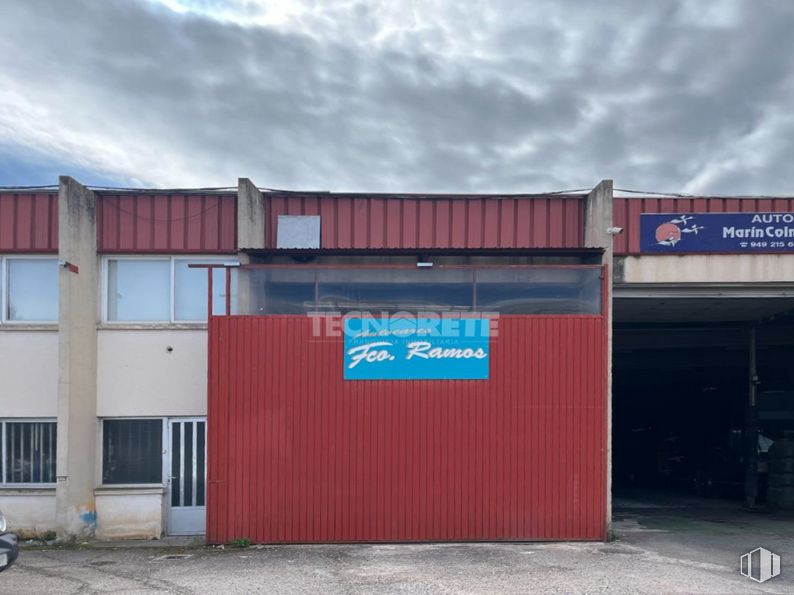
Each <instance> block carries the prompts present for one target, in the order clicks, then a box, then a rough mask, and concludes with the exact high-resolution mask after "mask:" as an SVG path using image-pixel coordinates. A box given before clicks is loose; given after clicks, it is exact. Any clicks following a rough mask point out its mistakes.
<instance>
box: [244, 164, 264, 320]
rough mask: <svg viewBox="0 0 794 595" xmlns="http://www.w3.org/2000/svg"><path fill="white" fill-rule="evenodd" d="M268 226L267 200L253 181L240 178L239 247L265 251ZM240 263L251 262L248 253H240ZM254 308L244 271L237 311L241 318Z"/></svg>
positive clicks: (246, 275)
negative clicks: (251, 306)
mask: <svg viewBox="0 0 794 595" xmlns="http://www.w3.org/2000/svg"><path fill="white" fill-rule="evenodd" d="M268 223H269V222H268V221H267V213H266V212H265V198H264V196H263V195H262V193H261V192H260V191H259V189H258V188H257V187H256V184H254V183H253V182H252V181H251V180H249V179H248V178H239V179H238V180H237V247H238V248H241V249H244V248H254V249H256V248H264V247H265V244H266V242H265V238H266V237H267V235H266V234H267V231H268V229H267V226H268ZM237 259H238V260H239V261H240V264H242V265H245V264H249V263H250V262H251V259H250V257H249V256H248V254H246V253H245V252H240V253H239V254H238V255H237ZM250 304H251V288H250V284H249V276H248V274H247V273H244V272H242V271H241V273H240V275H239V276H238V278H237V311H238V312H239V313H240V314H249V313H250Z"/></svg>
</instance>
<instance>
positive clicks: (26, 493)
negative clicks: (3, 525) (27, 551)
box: [0, 488, 57, 539]
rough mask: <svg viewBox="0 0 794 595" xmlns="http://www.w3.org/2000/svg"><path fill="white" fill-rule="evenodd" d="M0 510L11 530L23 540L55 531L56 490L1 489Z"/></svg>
mask: <svg viewBox="0 0 794 595" xmlns="http://www.w3.org/2000/svg"><path fill="white" fill-rule="evenodd" d="M0 510H2V511H3V514H4V515H5V517H6V519H7V520H8V528H9V530H10V531H12V532H13V533H16V534H17V535H18V536H19V537H20V538H22V539H27V538H30V537H34V536H36V535H43V534H44V533H46V532H47V531H54V530H55V528H56V526H57V522H56V519H55V488H44V489H11V488H4V489H0Z"/></svg>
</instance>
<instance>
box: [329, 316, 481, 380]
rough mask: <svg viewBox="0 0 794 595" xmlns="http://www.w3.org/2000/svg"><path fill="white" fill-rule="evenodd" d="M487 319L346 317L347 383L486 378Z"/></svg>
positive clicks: (345, 375) (345, 361)
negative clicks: (349, 381) (352, 381)
mask: <svg viewBox="0 0 794 595" xmlns="http://www.w3.org/2000/svg"><path fill="white" fill-rule="evenodd" d="M489 323H490V321H489V319H488V318H411V317H404V318H388V317H387V318H346V319H345V324H344V333H345V358H344V365H345V371H344V378H345V380H462V379H469V380H485V379H487V378H488V365H489V335H490V324H489Z"/></svg>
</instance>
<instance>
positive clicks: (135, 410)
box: [97, 329, 207, 417]
mask: <svg viewBox="0 0 794 595" xmlns="http://www.w3.org/2000/svg"><path fill="white" fill-rule="evenodd" d="M98 341H99V363H98V371H97V391H98V395H97V415H98V416H99V417H117V416H122V417H123V416H179V415H184V416H192V415H196V416H198V415H206V414H207V331H206V330H204V329H195V330H194V329H191V330H187V329H178V330H177V329H160V330H141V329H124V330H121V329H107V330H106V329H103V330H100V331H99V337H98ZM169 347H171V348H172V350H171V351H169V350H168V348H169Z"/></svg>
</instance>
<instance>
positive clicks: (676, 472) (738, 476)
mask: <svg viewBox="0 0 794 595" xmlns="http://www.w3.org/2000/svg"><path fill="white" fill-rule="evenodd" d="M616 297H617V296H616ZM792 306H794V304H792V303H791V300H790V298H785V299H782V298H781V299H778V298H767V299H763V298H758V299H752V298H727V299H717V298H708V299H703V298H701V299H681V298H678V299H661V298H658V299H616V301H615V327H614V329H615V330H614V337H613V353H614V355H613V418H612V419H613V434H612V437H613V493H614V495H615V498H616V503H617V504H616V505H617V506H618V507H619V506H620V499H621V498H622V497H630V498H632V499H634V500H637V499H640V500H646V501H648V500H651V501H652V500H654V499H656V498H662V499H663V498H666V497H669V496H670V495H686V496H688V497H699V498H709V499H724V500H733V501H736V502H741V503H744V504H745V505H747V506H750V507H756V508H758V509H767V508H768V509H771V510H776V509H792V508H794V458H792V457H794V433H792V430H794V315H792V310H791V308H792ZM753 335H754V337H753ZM753 345H754V349H753ZM753 352H754V353H755V356H754V362H753V356H752V353H753ZM753 366H754V367H755V371H754V372H753ZM751 378H754V382H752V383H751ZM751 387H752V388H751ZM753 389H754V390H753ZM753 392H754V393H755V394H754V395H753V394H752V393H753ZM753 398H754V399H755V407H752V406H750V403H751V400H752V399H753ZM758 435H760V436H761V437H762V438H761V439H760V440H758V439H757V436H758ZM754 437H756V438H754ZM769 440H771V441H772V446H771V447H770V448H767V447H768V446H769ZM752 444H757V445H758V447H757V448H756V449H755V451H754V452H753V449H752V447H751V445H752ZM753 470H756V472H755V473H754V472H753Z"/></svg>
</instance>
